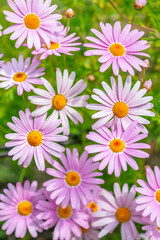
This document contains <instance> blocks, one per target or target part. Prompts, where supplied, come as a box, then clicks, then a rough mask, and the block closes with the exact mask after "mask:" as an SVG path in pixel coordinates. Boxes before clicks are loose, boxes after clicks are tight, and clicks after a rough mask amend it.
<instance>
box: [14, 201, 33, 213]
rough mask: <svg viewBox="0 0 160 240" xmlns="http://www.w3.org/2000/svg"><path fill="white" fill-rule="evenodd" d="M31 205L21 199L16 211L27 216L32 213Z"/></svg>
mask: <svg viewBox="0 0 160 240" xmlns="http://www.w3.org/2000/svg"><path fill="white" fill-rule="evenodd" d="M32 210H33V206H32V203H31V202H29V201H22V202H20V203H19V204H18V206H17V211H18V213H19V214H20V215H23V216H28V215H30V214H31V213H32Z"/></svg>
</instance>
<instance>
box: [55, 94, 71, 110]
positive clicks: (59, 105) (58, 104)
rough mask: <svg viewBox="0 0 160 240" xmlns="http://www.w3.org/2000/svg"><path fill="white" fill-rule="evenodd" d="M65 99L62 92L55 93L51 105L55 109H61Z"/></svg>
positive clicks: (65, 101) (64, 104)
mask: <svg viewBox="0 0 160 240" xmlns="http://www.w3.org/2000/svg"><path fill="white" fill-rule="evenodd" d="M66 103H67V100H66V98H65V97H64V96H63V95H62V94H57V95H56V96H55V97H54V98H53V99H52V106H53V108H55V109H56V110H62V109H63V108H64V107H65V106H66Z"/></svg>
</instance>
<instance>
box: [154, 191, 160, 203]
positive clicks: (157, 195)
mask: <svg viewBox="0 0 160 240" xmlns="http://www.w3.org/2000/svg"><path fill="white" fill-rule="evenodd" d="M155 198H156V200H157V202H159V203H160V189H159V190H157V191H156V194H155Z"/></svg>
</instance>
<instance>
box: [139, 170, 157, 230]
mask: <svg viewBox="0 0 160 240" xmlns="http://www.w3.org/2000/svg"><path fill="white" fill-rule="evenodd" d="M146 178H147V181H148V182H147V183H146V182H145V181H143V180H141V179H139V180H137V182H138V184H139V185H140V186H141V187H138V188H136V191H137V192H139V193H141V195H140V196H139V197H138V198H137V204H138V206H137V208H136V210H137V211H142V216H144V217H146V216H148V217H149V218H150V221H151V222H155V221H156V225H157V226H158V227H159V228H160V215H159V211H160V183H159V179H160V170H159V168H158V167H157V166H155V167H154V172H153V171H152V169H151V168H149V167H148V168H147V169H146Z"/></svg>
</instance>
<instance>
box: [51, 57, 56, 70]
mask: <svg viewBox="0 0 160 240" xmlns="http://www.w3.org/2000/svg"><path fill="white" fill-rule="evenodd" d="M51 63H52V67H53V69H54V71H55V72H56V67H55V65H54V60H53V55H51Z"/></svg>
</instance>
